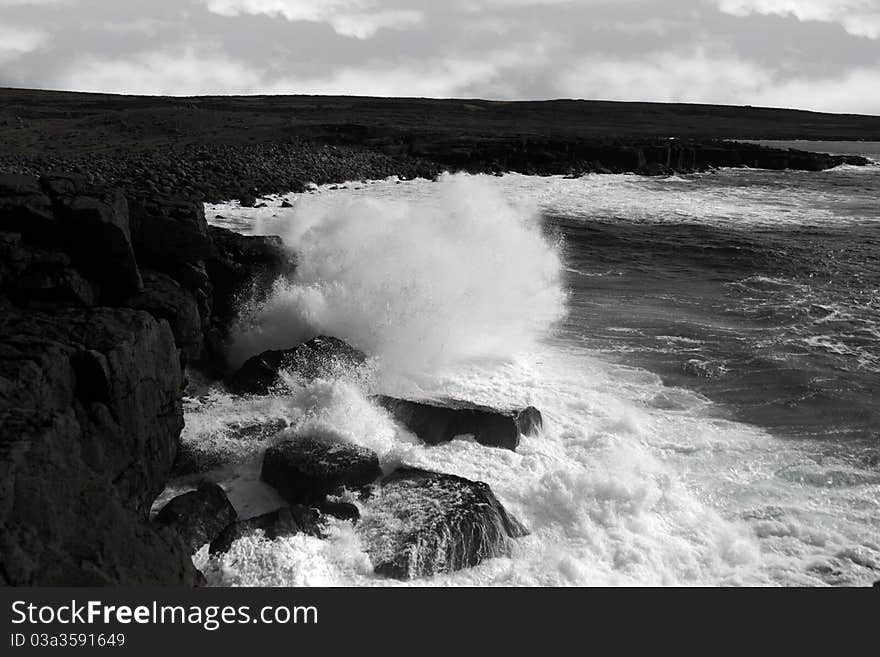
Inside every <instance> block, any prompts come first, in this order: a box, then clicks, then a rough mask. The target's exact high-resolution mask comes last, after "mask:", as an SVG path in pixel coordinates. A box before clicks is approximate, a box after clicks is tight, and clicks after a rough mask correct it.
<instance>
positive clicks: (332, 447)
mask: <svg viewBox="0 0 880 657" xmlns="http://www.w3.org/2000/svg"><path fill="white" fill-rule="evenodd" d="M381 475H382V470H381V469H380V467H379V457H378V456H377V455H376V453H375V452H373V451H371V450H369V449H366V448H364V447H360V446H358V445H351V444H348V443H342V442H334V441H330V440H324V439H320V438H313V437H308V436H304V437H301V438H296V439H293V440H288V441H285V442H282V443H279V444H277V445H274V446H272V447H270V448H269V449H268V450H267V451H266V455H265V457H264V459H263V469H262V472H261V474H260V476H261V477H262V479H263V481H265V482H266V483H267V484H269V485H270V486H273V487H274V488H275V489H276V490H277V491H278V493H279V494H280V495H281V497H283V498H284V499H285V500H287V502H289V503H290V504H313V505H315V506H321V505H322V504H323V503H324V500H325V498H326V497H327V495H329V494H330V493H332V492H334V491H336V490H338V489H340V488H349V489H358V488H363V487H365V486H368V485H370V484H372V483H373V482H374V481H376V480H377V479H378V478H379V477H380V476H381Z"/></svg>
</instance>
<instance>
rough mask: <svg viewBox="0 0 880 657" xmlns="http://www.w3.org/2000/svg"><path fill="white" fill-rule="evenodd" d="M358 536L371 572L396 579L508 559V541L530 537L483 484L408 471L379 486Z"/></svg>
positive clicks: (402, 470) (408, 469)
mask: <svg viewBox="0 0 880 657" xmlns="http://www.w3.org/2000/svg"><path fill="white" fill-rule="evenodd" d="M357 531H358V535H359V536H360V538H361V542H362V544H363V545H364V547H365V549H366V551H367V554H369V556H370V560H371V561H372V563H373V566H374V569H375V572H376V573H377V574H379V575H384V576H386V577H393V578H396V579H413V578H417V577H431V576H433V575H437V574H441V573H450V572H453V571H456V570H461V569H463V568H470V567H472V566H476V565H477V564H479V563H481V562H482V561H484V560H486V559H491V558H494V557H502V556H508V555H509V554H510V550H511V545H512V543H511V539H514V538H519V537H522V536H525V535H526V534H527V533H528V532H527V531H526V529H525V528H524V527H523V526H522V525H521V524H520V523H519V522H518V521H517V520H516V519H514V518H513V517H512V516H511V515H510V514H508V513H507V511H506V510H505V509H504V507H503V506H502V505H501V503H500V502H499V501H498V499H497V498H496V497H495V495H494V494H493V493H492V490H491V489H490V488H489V486H488V485H487V484H485V483H482V482H475V481H470V480H468V479H464V478H463V477H457V476H455V475H448V474H440V473H438V472H430V471H427V470H420V469H417V468H409V467H404V468H400V469H398V470H396V471H395V472H394V473H392V474H391V475H389V476H388V477H386V478H385V479H384V480H383V481H382V483H381V487H380V488H379V490H378V491H377V492H376V493H375V494H374V495H373V496H372V497H371V498H370V500H369V501H368V502H366V503H365V509H364V513H363V515H362V517H361V521H360V524H359V525H358V529H357Z"/></svg>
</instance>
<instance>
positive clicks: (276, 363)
mask: <svg viewBox="0 0 880 657" xmlns="http://www.w3.org/2000/svg"><path fill="white" fill-rule="evenodd" d="M365 362H366V356H365V355H364V353H363V352H361V351H358V350H357V349H355V348H354V347H352V346H351V345H349V344H347V343H345V342H343V341H342V340H339V339H337V338H328V337H326V336H318V337H317V338H312V339H311V340H309V341H308V342H304V343H302V344H301V345H298V346H296V347H294V348H293V349H284V350H280V351H264V352H263V353H261V354H260V355H259V356H254V357H253V358H250V359H248V360H247V361H246V362H245V363H244V365H242V366H241V367H240V368H239V369H238V371H237V372H235V374H233V375H232V376H231V377H230V378H229V379H228V380H227V387H228V388H229V390H230V391H231V392H233V393H235V394H238V395H244V394H251V395H265V394H269V393H270V392H271V390H272V388H274V387H275V386H276V385H277V384H278V381H279V373H280V372H281V370H286V371H289V372H291V373H295V374H298V375H299V376H301V377H302V378H304V379H307V380H311V379H316V378H323V377H331V376H336V375H338V374H341V373H345V372H347V371H351V370H352V369H355V368H357V367H359V366H361V365H363V364H364V363H365Z"/></svg>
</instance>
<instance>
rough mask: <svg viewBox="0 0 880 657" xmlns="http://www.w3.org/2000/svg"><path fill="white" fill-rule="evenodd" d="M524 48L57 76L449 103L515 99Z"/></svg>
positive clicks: (197, 56)
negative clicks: (508, 74) (291, 67)
mask: <svg viewBox="0 0 880 657" xmlns="http://www.w3.org/2000/svg"><path fill="white" fill-rule="evenodd" d="M539 57H540V53H537V52H536V51H535V50H533V49H532V50H530V49H529V48H517V49H515V50H507V51H496V52H487V53H482V54H481V56H480V57H478V58H467V57H457V56H450V57H440V58H436V59H431V60H425V61H418V62H405V63H401V62H396V61H393V60H387V59H377V60H372V61H369V62H365V63H363V64H360V65H358V66H344V67H340V68H337V69H334V70H332V71H330V72H329V73H327V74H323V75H321V74H307V75H286V76H280V77H279V76H274V75H271V74H269V73H267V72H265V71H264V70H262V69H260V68H258V67H255V66H250V65H248V64H246V63H245V62H242V61H239V60H236V59H233V58H231V57H228V56H226V55H223V54H221V53H218V52H215V51H211V50H209V49H202V50H199V49H198V48H195V47H192V46H190V47H187V48H183V49H171V50H167V51H158V52H152V53H143V54H140V55H137V56H133V57H129V58H126V59H112V60H110V59H98V58H95V57H81V58H77V59H75V60H73V61H72V62H70V63H69V65H68V66H67V67H66V68H65V70H63V71H61V72H60V73H59V78H60V79H63V80H65V81H66V85H67V88H70V89H74V90H77V91H95V92H107V93H112V92H116V93H128V94H147V95H179V94H180V93H181V91H180V90H186V91H185V94H186V95H198V94H218V93H219V94H255V93H266V94H317V95H352V96H359V95H360V96H376V95H378V96H410V97H453V96H462V95H471V96H473V95H477V94H478V93H479V91H478V90H483V89H493V90H494V94H493V95H495V96H499V97H503V96H509V95H511V94H513V93H514V91H513V89H512V88H510V87H507V86H505V83H504V75H503V74H504V71H505V70H506V69H508V68H516V69H521V68H522V67H524V66H526V65H527V64H528V63H530V62H536V61H538V59H537V58H539Z"/></svg>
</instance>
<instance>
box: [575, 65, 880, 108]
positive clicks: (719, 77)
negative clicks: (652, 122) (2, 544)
mask: <svg viewBox="0 0 880 657" xmlns="http://www.w3.org/2000/svg"><path fill="white" fill-rule="evenodd" d="M558 83H559V88H560V91H561V92H562V93H563V94H565V95H569V96H572V97H575V98H597V99H598V98H602V99H606V100H643V101H657V102H686V103H718V104H729V105H744V104H749V105H755V106H768V107H790V108H798V109H811V110H816V111H824V112H840V113H844V112H850V113H865V114H876V113H877V112H878V108H880V62H877V63H875V64H874V66H871V67H863V68H857V69H853V70H851V71H849V72H847V73H845V74H843V75H840V76H836V77H810V76H807V75H800V76H796V77H785V78H782V77H778V76H776V75H774V74H773V73H772V72H771V71H770V70H769V69H766V68H763V67H761V66H759V65H758V64H756V63H754V62H751V61H747V60H744V59H741V58H738V57H736V56H733V55H730V54H712V53H709V52H707V51H705V50H700V49H696V50H694V51H693V52H662V53H653V54H650V53H649V54H647V55H646V56H644V57H642V58H638V59H630V60H623V59H615V58H590V59H589V61H586V62H584V63H581V64H578V65H576V66H574V67H571V68H569V69H567V70H565V71H563V72H562V73H561V75H560V77H559V80H558Z"/></svg>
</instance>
